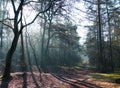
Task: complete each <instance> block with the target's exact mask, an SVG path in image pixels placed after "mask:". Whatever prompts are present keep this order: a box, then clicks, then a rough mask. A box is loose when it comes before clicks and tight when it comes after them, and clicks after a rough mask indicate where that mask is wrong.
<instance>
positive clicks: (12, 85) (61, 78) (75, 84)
mask: <svg viewBox="0 0 120 88" xmlns="http://www.w3.org/2000/svg"><path fill="white" fill-rule="evenodd" d="M89 74H94V72H93V71H91V70H88V69H85V68H84V69H75V68H74V69H71V68H70V69H69V68H67V69H63V68H60V69H57V71H56V72H55V73H52V72H51V73H42V80H41V79H40V74H39V72H38V71H37V70H36V69H35V70H34V75H32V74H31V73H30V72H27V74H26V75H23V73H22V72H15V73H11V75H12V77H13V79H11V80H10V82H9V83H8V87H6V88H38V87H36V85H35V82H34V80H33V79H32V77H33V76H34V77H35V80H36V82H37V84H38V85H39V88H120V84H116V83H110V82H106V81H100V80H94V79H92V78H90V77H88V75H89ZM25 76H26V77H25ZM1 83H2V82H1V79H0V84H1ZM0 88H2V87H0Z"/></svg>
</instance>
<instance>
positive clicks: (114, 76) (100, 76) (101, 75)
mask: <svg viewBox="0 0 120 88" xmlns="http://www.w3.org/2000/svg"><path fill="white" fill-rule="evenodd" d="M88 77H89V78H93V79H95V80H100V81H108V82H115V79H118V78H120V73H110V74H104V73H91V74H89V75H88Z"/></svg>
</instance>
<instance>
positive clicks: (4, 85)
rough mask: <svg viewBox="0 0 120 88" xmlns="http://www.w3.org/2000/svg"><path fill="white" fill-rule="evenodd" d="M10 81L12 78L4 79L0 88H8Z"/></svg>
mask: <svg viewBox="0 0 120 88" xmlns="http://www.w3.org/2000/svg"><path fill="white" fill-rule="evenodd" d="M11 80H12V78H11V79H4V80H2V83H1V85H0V88H8V86H9V82H10V81H11Z"/></svg>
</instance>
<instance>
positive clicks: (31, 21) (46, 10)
mask: <svg viewBox="0 0 120 88" xmlns="http://www.w3.org/2000/svg"><path fill="white" fill-rule="evenodd" d="M51 6H52V5H51V4H50V6H49V7H48V8H47V9H45V10H44V11H40V12H39V13H38V14H37V15H36V16H35V17H34V19H33V20H32V21H31V22H30V23H28V24H26V25H24V26H23V27H26V26H28V25H31V24H32V23H34V21H35V20H36V19H37V17H38V16H39V15H40V14H41V13H44V12H46V11H48V10H49V9H50V8H51Z"/></svg>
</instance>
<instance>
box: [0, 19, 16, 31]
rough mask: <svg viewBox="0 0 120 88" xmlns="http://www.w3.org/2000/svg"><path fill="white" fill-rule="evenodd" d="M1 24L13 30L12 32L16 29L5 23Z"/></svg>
mask: <svg viewBox="0 0 120 88" xmlns="http://www.w3.org/2000/svg"><path fill="white" fill-rule="evenodd" d="M0 23H2V24H3V25H5V26H7V27H9V28H11V29H12V30H13V29H14V28H13V27H11V26H10V25H9V24H6V23H4V22H3V21H1V20H0Z"/></svg>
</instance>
